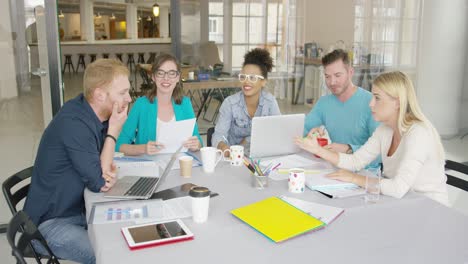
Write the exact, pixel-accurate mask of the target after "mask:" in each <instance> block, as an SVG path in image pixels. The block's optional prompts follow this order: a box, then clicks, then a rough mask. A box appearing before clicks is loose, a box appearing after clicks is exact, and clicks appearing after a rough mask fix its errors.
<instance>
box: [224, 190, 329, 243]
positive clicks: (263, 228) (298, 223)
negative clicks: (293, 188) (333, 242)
mask: <svg viewBox="0 0 468 264" xmlns="http://www.w3.org/2000/svg"><path fill="white" fill-rule="evenodd" d="M231 213H232V214H233V215H234V216H236V217H237V218H239V219H240V220H242V221H244V222H245V223H246V224H248V225H250V226H252V227H253V228H254V229H256V230H257V231H258V232H260V233H261V234H263V235H264V236H266V237H267V238H269V239H271V240H272V241H274V242H276V243H278V242H282V241H284V240H287V239H289V238H292V237H295V236H297V235H300V234H303V233H306V232H309V231H312V230H316V229H319V228H322V227H324V226H325V223H323V222H322V221H320V220H318V219H317V218H314V217H313V216H311V215H309V214H307V213H305V212H303V211H301V210H299V209H297V208H296V207H294V206H292V205H290V204H289V203H287V202H285V201H283V200H282V199H280V198H278V197H270V198H267V199H265V200H261V201H259V202H256V203H253V204H249V205H247V206H244V207H240V208H237V209H234V210H232V211H231Z"/></svg>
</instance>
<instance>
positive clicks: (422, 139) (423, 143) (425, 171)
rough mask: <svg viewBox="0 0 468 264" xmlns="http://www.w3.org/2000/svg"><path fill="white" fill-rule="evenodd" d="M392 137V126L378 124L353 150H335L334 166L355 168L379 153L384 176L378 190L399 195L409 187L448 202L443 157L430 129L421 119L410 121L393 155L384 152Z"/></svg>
mask: <svg viewBox="0 0 468 264" xmlns="http://www.w3.org/2000/svg"><path fill="white" fill-rule="evenodd" d="M392 137H393V130H392V129H391V128H390V127H388V126H386V125H383V124H382V125H380V126H379V127H378V128H377V129H376V130H375V132H374V134H373V135H372V136H371V137H370V138H369V140H368V141H367V142H366V143H365V144H364V145H363V146H362V147H361V148H360V149H359V150H358V151H356V152H355V153H354V154H351V155H349V154H343V153H339V163H338V167H340V168H344V169H348V170H352V171H358V170H360V169H362V168H364V167H365V166H366V165H367V164H368V163H370V162H371V161H372V160H374V159H375V157H377V155H379V154H380V155H381V157H382V163H383V167H384V173H383V174H384V176H385V177H386V178H384V179H382V182H381V190H382V194H385V195H389V196H393V197H397V198H401V197H403V196H404V195H405V194H406V193H407V192H408V191H409V190H413V191H415V192H419V193H422V194H424V195H426V196H427V197H429V198H431V199H433V200H435V201H438V202H440V203H442V204H444V205H447V206H450V204H449V202H448V194H447V185H446V182H447V176H446V175H445V169H444V164H445V161H444V160H443V159H441V158H440V157H439V156H438V149H437V142H436V141H435V140H434V136H433V135H432V130H431V129H430V128H429V127H427V126H425V125H424V124H423V123H416V124H413V125H412V126H411V127H410V128H409V129H408V131H407V132H406V133H405V134H403V136H402V138H401V141H400V144H399V146H398V148H397V149H396V151H395V152H394V153H393V155H392V156H388V150H389V148H390V145H391V143H392Z"/></svg>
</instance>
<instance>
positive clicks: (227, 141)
mask: <svg viewBox="0 0 468 264" xmlns="http://www.w3.org/2000/svg"><path fill="white" fill-rule="evenodd" d="M223 139H224V141H225V142H226V144H228V145H229V140H227V138H226V137H225V136H224V135H223Z"/></svg>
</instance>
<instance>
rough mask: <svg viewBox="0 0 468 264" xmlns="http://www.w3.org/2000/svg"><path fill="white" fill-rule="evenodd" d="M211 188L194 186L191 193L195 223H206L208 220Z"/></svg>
mask: <svg viewBox="0 0 468 264" xmlns="http://www.w3.org/2000/svg"><path fill="white" fill-rule="evenodd" d="M210 193H211V192H210V190H209V189H208V188H206V187H201V186H193V187H192V188H191V189H190V192H189V195H190V197H191V199H192V219H193V221H194V222H195V223H204V222H206V220H208V211H209V208H210Z"/></svg>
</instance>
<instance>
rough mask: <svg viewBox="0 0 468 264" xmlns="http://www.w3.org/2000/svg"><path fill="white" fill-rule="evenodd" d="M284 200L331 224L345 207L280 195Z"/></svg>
mask: <svg viewBox="0 0 468 264" xmlns="http://www.w3.org/2000/svg"><path fill="white" fill-rule="evenodd" d="M280 198H281V199H282V200H283V201H285V202H287V203H289V204H291V205H292V206H294V207H296V208H298V209H300V210H302V211H304V212H306V213H308V214H310V215H311V216H313V217H315V218H317V219H318V220H320V221H322V222H324V223H325V224H327V225H329V224H330V223H331V222H332V221H333V220H335V219H336V218H337V217H338V216H340V215H341V214H342V213H343V212H344V209H343V208H339V207H334V206H329V205H324V204H319V203H314V202H308V201H304V200H301V199H296V198H292V197H287V196H284V195H283V196H281V197H280Z"/></svg>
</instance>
